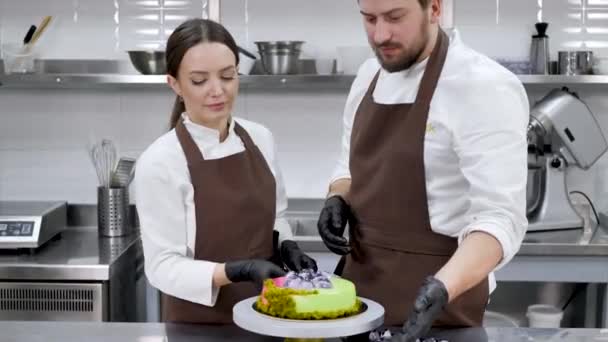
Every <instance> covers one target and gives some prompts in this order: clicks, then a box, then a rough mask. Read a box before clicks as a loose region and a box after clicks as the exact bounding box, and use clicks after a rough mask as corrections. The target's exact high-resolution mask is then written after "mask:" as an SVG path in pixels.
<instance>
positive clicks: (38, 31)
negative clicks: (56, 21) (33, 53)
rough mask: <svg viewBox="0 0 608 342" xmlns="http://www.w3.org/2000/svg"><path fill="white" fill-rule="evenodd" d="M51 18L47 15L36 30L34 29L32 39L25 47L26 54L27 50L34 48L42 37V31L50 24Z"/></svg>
mask: <svg viewBox="0 0 608 342" xmlns="http://www.w3.org/2000/svg"><path fill="white" fill-rule="evenodd" d="M52 18H53V17H51V16H49V15H47V16H46V17H44V18H42V22H40V25H38V28H37V29H36V31H35V32H34V34H33V35H32V39H31V40H30V41H29V43H27V44H26V45H25V49H26V52H27V51H29V50H31V49H32V47H33V46H34V44H36V42H37V41H38V40H39V39H40V37H41V36H42V34H43V33H44V31H46V29H47V27H48V26H49V24H50V23H51V19H52Z"/></svg>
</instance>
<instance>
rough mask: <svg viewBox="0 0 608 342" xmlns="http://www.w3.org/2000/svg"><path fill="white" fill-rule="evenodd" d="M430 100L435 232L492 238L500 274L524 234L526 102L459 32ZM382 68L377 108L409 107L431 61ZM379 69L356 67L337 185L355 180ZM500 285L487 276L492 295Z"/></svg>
mask: <svg viewBox="0 0 608 342" xmlns="http://www.w3.org/2000/svg"><path fill="white" fill-rule="evenodd" d="M447 33H448V35H449V37H450V45H449V49H448V55H447V58H446V62H445V65H444V67H443V71H442V72H441V76H440V79H439V82H438V84H437V89H436V90H435V94H434V96H433V99H432V101H431V105H430V111H429V116H428V121H427V127H426V135H425V142H424V163H425V176H426V190H427V197H428V210H429V216H430V222H431V228H432V230H433V231H434V232H436V233H439V234H443V235H447V236H451V237H457V238H458V241H459V243H460V242H462V240H463V239H464V238H465V237H466V236H467V234H470V233H471V232H473V231H482V232H486V233H488V234H491V235H492V236H494V237H495V238H496V239H497V240H498V242H499V243H500V245H501V246H502V250H503V258H502V261H501V262H500V264H499V265H498V266H497V269H498V268H500V267H502V266H503V265H505V264H506V263H507V262H508V261H509V260H511V258H513V256H514V255H515V253H516V252H517V251H518V250H519V247H520V246H521V242H522V240H523V238H524V234H525V232H526V229H527V226H528V221H527V218H526V181H527V141H526V127H527V124H528V116H529V104H528V98H527V95H526V92H525V90H524V88H523V86H522V84H521V82H520V81H519V80H518V78H517V77H516V76H515V75H513V74H512V73H511V72H509V71H508V70H506V69H505V68H503V67H502V66H500V65H499V64H497V63H496V62H494V61H493V60H491V59H490V58H488V57H486V56H484V55H481V54H480V53H477V52H476V51H474V50H472V49H471V48H469V47H467V46H466V45H464V44H463V43H462V42H461V40H460V38H459V35H458V32H457V31H456V30H452V31H451V32H447ZM427 60H428V58H427V59H426V60H424V61H422V62H420V63H418V64H416V65H414V66H412V67H410V68H409V69H408V70H404V71H401V72H395V73H389V72H387V71H385V70H382V71H381V72H380V76H379V79H378V82H377V85H376V88H375V90H374V92H373V99H374V101H375V102H376V103H381V104H397V103H412V102H414V100H415V98H416V94H417V92H418V86H419V84H420V80H421V79H422V75H423V72H424V69H425V66H426V63H427ZM379 68H380V64H379V63H378V61H377V60H376V59H375V58H372V59H369V60H367V61H366V62H365V63H364V64H363V65H362V66H361V67H360V69H359V72H358V73H357V77H356V79H355V81H354V82H353V84H352V87H351V90H350V94H349V96H348V99H347V101H346V106H345V109H344V126H343V130H344V131H343V136H342V151H341V155H340V158H339V160H338V164H337V167H336V169H335V172H334V174H333V177H332V181H335V180H338V179H341V178H350V170H349V153H350V136H351V131H352V127H353V121H354V118H355V114H356V111H357V108H358V107H359V104H360V102H361V100H362V99H363V97H364V95H365V93H366V91H367V89H368V87H369V85H370V83H371V81H372V79H373V78H374V76H375V74H376V72H377V71H378V70H379ZM495 286H496V283H495V278H494V277H493V274H491V275H490V290H493V289H494V288H495Z"/></svg>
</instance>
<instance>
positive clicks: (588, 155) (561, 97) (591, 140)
mask: <svg viewBox="0 0 608 342" xmlns="http://www.w3.org/2000/svg"><path fill="white" fill-rule="evenodd" d="M527 134H528V184H527V194H526V200H527V201H526V202H527V203H526V205H527V208H526V209H527V210H526V213H527V216H528V221H529V225H528V231H536V230H556V229H570V228H581V227H583V219H582V218H581V217H580V216H579V215H578V214H577V212H576V211H575V209H574V208H573V206H572V203H571V202H570V199H569V191H568V187H567V184H566V174H567V172H568V170H569V168H571V167H573V166H577V167H579V168H581V169H583V170H587V169H589V167H591V166H592V165H593V164H594V163H595V162H596V161H597V160H598V159H599V157H600V156H602V155H603V154H604V153H605V152H606V150H607V149H608V143H607V142H606V138H605V137H604V134H603V133H602V131H601V129H600V127H599V124H598V122H597V120H596V119H595V117H594V115H593V113H592V112H591V110H590V109H589V107H588V106H587V105H586V104H585V103H584V102H583V101H582V100H581V99H580V98H579V97H578V96H577V95H576V94H575V93H573V92H571V91H569V90H568V89H567V88H562V89H553V90H552V91H550V92H549V93H548V94H547V95H546V96H545V97H543V98H542V99H541V100H540V101H538V102H537V103H535V104H534V106H533V108H532V109H531V110H530V122H529V124H528V132H527Z"/></svg>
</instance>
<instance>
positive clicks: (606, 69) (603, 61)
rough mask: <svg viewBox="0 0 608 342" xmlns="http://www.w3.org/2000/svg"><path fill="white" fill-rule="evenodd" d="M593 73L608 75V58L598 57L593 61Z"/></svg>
mask: <svg viewBox="0 0 608 342" xmlns="http://www.w3.org/2000/svg"><path fill="white" fill-rule="evenodd" d="M593 73H594V74H596V75H608V58H606V57H597V56H596V57H595V58H594V59H593Z"/></svg>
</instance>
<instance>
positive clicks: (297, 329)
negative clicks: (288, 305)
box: [232, 297, 384, 339]
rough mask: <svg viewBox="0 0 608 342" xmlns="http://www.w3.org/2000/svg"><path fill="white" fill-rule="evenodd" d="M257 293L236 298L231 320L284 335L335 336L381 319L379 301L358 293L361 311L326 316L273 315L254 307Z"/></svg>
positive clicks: (364, 328) (362, 329)
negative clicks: (285, 317)
mask: <svg viewBox="0 0 608 342" xmlns="http://www.w3.org/2000/svg"><path fill="white" fill-rule="evenodd" d="M257 298H258V297H251V298H248V299H245V300H242V301H240V302H238V303H237V304H236V305H235V306H234V307H233V308H232V314H233V319H234V323H235V324H236V325H238V326H239V327H241V328H242V329H245V330H248V331H251V332H254V333H257V334H260V335H266V336H275V337H286V338H309V339H315V338H335V337H343V336H352V335H357V334H361V333H364V332H368V331H371V330H374V329H376V328H378V327H380V326H381V325H382V324H383V323H384V308H383V307H382V305H380V304H378V303H376V302H374V301H372V300H369V299H366V298H361V297H359V300H361V301H362V302H363V304H364V308H365V309H364V311H363V312H361V313H359V314H357V315H353V316H350V317H345V318H337V319H327V320H318V321H315V320H294V319H284V318H276V317H272V316H268V315H265V314H263V313H260V312H258V311H256V310H255V309H254V308H253V306H254V304H255V302H256V300H257Z"/></svg>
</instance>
